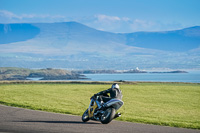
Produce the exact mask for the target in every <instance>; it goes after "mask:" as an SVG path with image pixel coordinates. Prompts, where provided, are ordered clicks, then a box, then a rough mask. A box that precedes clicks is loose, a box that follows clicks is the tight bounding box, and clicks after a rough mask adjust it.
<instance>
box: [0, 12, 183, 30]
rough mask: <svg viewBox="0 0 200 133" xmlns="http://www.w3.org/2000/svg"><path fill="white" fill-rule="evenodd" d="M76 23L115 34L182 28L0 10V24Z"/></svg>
mask: <svg viewBox="0 0 200 133" xmlns="http://www.w3.org/2000/svg"><path fill="white" fill-rule="evenodd" d="M67 21H77V22H80V23H83V24H85V25H87V26H89V27H92V28H95V29H98V30H103V31H109V32H117V33H127V32H136V31H166V30H173V29H180V28H183V26H182V25H181V24H177V23H163V22H154V21H149V20H144V19H138V18H130V17H127V16H123V17H119V16H109V15H105V14H96V15H93V16H82V17H75V16H64V15H59V14H57V15H50V14H15V13H13V12H10V11H7V10H0V23H44V22H48V23H50V22H67Z"/></svg>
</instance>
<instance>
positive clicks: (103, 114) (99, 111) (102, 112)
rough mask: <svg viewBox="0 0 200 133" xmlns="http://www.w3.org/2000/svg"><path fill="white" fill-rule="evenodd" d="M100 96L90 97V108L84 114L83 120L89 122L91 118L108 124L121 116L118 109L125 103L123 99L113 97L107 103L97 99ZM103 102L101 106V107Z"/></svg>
mask: <svg viewBox="0 0 200 133" xmlns="http://www.w3.org/2000/svg"><path fill="white" fill-rule="evenodd" d="M98 98H99V96H97V97H95V96H93V97H91V98H90V100H91V101H90V105H89V107H88V109H87V110H86V111H85V112H84V113H83V115H82V121H83V122H87V121H89V120H95V121H100V122H101V123H102V124H108V123H109V122H111V121H112V120H113V119H115V118H117V117H120V116H121V114H120V113H116V111H117V110H118V109H119V108H120V107H121V106H122V105H123V104H124V102H123V101H122V100H119V99H111V100H110V101H108V102H106V103H103V101H102V103H100V102H99V101H98V100H97V99H98ZM100 104H102V106H101V108H99V106H100Z"/></svg>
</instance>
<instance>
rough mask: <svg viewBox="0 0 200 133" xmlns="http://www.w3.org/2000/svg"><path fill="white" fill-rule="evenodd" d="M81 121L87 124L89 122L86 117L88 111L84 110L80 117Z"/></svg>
mask: <svg viewBox="0 0 200 133" xmlns="http://www.w3.org/2000/svg"><path fill="white" fill-rule="evenodd" d="M82 121H83V122H87V121H89V115H88V110H86V111H85V112H84V113H83V115H82Z"/></svg>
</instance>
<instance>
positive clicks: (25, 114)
mask: <svg viewBox="0 0 200 133" xmlns="http://www.w3.org/2000/svg"><path fill="white" fill-rule="evenodd" d="M122 117H123V116H122ZM0 133H200V130H192V129H184V128H174V127H164V126H156V125H147V124H137V123H130V122H120V121H112V122H111V123H109V124H106V125H104V124H101V123H100V122H95V121H89V122H87V123H83V122H82V121H81V117H80V116H72V115H64V114H57V113H48V112H42V111H34V110H29V109H23V108H15V107H8V106H4V105H0Z"/></svg>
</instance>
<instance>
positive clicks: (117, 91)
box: [94, 83, 123, 103]
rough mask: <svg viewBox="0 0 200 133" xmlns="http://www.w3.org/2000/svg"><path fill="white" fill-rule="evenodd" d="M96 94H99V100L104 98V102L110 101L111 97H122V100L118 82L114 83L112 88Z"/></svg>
mask: <svg viewBox="0 0 200 133" xmlns="http://www.w3.org/2000/svg"><path fill="white" fill-rule="evenodd" d="M108 93H110V96H108ZM94 96H95V97H96V96H99V99H98V101H99V102H101V101H102V100H103V102H104V103H106V102H108V101H110V100H111V99H120V100H122V96H123V95H122V91H121V90H120V89H119V85H118V84H117V83H114V84H113V85H112V86H111V88H109V89H107V90H104V91H101V92H99V93H97V94H94Z"/></svg>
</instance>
